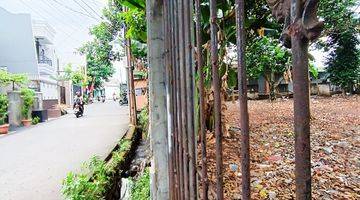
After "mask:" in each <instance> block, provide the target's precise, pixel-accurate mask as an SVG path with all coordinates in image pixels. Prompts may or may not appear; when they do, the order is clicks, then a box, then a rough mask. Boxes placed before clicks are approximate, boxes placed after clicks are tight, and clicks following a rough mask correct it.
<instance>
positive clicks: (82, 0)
mask: <svg viewBox="0 0 360 200" xmlns="http://www.w3.org/2000/svg"><path fill="white" fill-rule="evenodd" d="M80 1H81V2H83V3H84V4H85V5H86V6H87V7H88V8H90V9H91V10H92V11H93V12H94V13H95V14H96V15H97V16H98V17H100V19H102V16H100V15H99V14H98V13H97V12H96V11H95V10H94V9H93V8H92V7H91V6H89V5H88V4H87V3H86V2H85V1H84V0H80Z"/></svg>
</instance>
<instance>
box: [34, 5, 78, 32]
mask: <svg viewBox="0 0 360 200" xmlns="http://www.w3.org/2000/svg"><path fill="white" fill-rule="evenodd" d="M38 8H42V7H40V6H38ZM50 8H51V7H50ZM41 10H43V11H44V12H45V13H47V14H48V15H49V16H51V17H52V18H53V19H55V21H57V22H58V23H60V24H63V25H65V26H64V27H66V26H68V27H69V28H71V29H77V27H74V26H72V24H71V23H67V22H66V21H63V18H58V17H57V16H56V15H53V14H52V13H51V12H49V11H48V10H47V9H46V8H45V9H44V8H43V9H41Z"/></svg>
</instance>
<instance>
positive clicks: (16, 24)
mask: <svg viewBox="0 0 360 200" xmlns="http://www.w3.org/2000/svg"><path fill="white" fill-rule="evenodd" d="M4 66H5V67H7V69H8V71H9V72H12V73H27V74H29V75H32V76H37V75H38V74H39V72H38V67H37V60H36V50H35V42H34V37H33V33H32V27H31V17H30V15H29V14H12V13H10V12H8V11H6V10H5V9H3V8H0V67H4Z"/></svg>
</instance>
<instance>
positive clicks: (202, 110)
mask: <svg viewBox="0 0 360 200" xmlns="http://www.w3.org/2000/svg"><path fill="white" fill-rule="evenodd" d="M195 17H196V48H197V54H196V56H197V67H198V74H199V108H200V136H201V137H200V138H201V167H202V169H201V174H202V176H201V177H202V180H201V185H202V199H204V200H207V199H208V189H209V188H208V187H209V186H208V177H207V163H206V124H205V100H204V97H205V89H204V74H203V73H204V72H203V71H204V60H203V55H202V46H201V45H202V42H203V41H202V35H201V30H202V29H201V8H200V0H195Z"/></svg>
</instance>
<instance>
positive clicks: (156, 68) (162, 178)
mask: <svg viewBox="0 0 360 200" xmlns="http://www.w3.org/2000/svg"><path fill="white" fill-rule="evenodd" d="M163 6H164V0H147V1H146V11H147V14H146V17H147V36H148V61H149V79H150V81H149V83H150V85H149V91H150V92H149V99H150V102H149V108H150V112H149V114H150V115H149V116H150V120H149V122H150V129H149V131H150V144H151V149H152V156H153V158H152V164H151V167H152V169H151V191H152V193H151V194H152V199H169V172H168V170H169V167H168V164H169V163H168V159H169V155H168V127H167V125H168V123H167V120H168V119H167V115H166V114H165V113H167V107H166V106H164V105H166V103H167V102H166V99H167V93H166V92H167V91H166V86H165V85H166V79H165V73H166V71H165V67H166V66H165V65H164V54H165V49H164V48H165V46H164V45H165V44H164V40H165V38H164V18H163V15H164V13H163Z"/></svg>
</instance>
